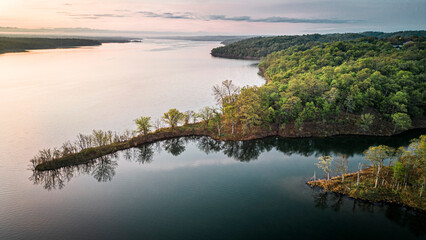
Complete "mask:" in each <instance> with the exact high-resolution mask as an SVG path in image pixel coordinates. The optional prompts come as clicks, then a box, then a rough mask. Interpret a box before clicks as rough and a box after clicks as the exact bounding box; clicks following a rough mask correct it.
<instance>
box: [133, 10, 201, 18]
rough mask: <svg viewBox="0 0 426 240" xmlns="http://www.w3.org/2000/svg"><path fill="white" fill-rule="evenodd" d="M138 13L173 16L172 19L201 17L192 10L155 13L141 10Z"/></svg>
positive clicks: (156, 16)
mask: <svg viewBox="0 0 426 240" xmlns="http://www.w3.org/2000/svg"><path fill="white" fill-rule="evenodd" d="M138 13H140V14H142V15H143V16H145V17H150V18H172V19H199V18H198V17H197V16H196V15H194V14H193V13H190V12H184V13H181V12H175V13H172V12H165V13H155V12H149V11H139V12H138Z"/></svg>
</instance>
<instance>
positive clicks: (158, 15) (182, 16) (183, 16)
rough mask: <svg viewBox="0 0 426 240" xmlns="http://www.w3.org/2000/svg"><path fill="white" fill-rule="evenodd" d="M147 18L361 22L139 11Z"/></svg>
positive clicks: (276, 21)
mask: <svg viewBox="0 0 426 240" xmlns="http://www.w3.org/2000/svg"><path fill="white" fill-rule="evenodd" d="M138 13H140V14H143V15H144V16H145V17H150V18H173V19H197V20H203V21H233V22H263V23H321V24H324V23H326V24H342V23H354V22H359V21H355V20H344V19H311V18H287V17H267V18H252V17H250V16H235V17H228V16H226V15H207V16H197V15H195V14H193V13H190V12H185V13H181V12H175V13H172V12H165V13H155V12H149V11H139V12H138Z"/></svg>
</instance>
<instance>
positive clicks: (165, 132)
mask: <svg viewBox="0 0 426 240" xmlns="http://www.w3.org/2000/svg"><path fill="white" fill-rule="evenodd" d="M306 125H308V126H307V127H306V128H307V129H308V131H306V130H304V131H298V130H295V129H294V126H293V128H292V126H291V125H290V124H288V125H287V126H286V127H285V128H284V129H281V128H280V127H279V126H269V128H266V127H258V128H255V129H251V130H250V131H249V132H248V133H241V131H236V133H235V134H233V135H229V134H227V135H221V136H218V135H217V133H216V132H215V131H213V130H210V129H208V128H207V127H206V125H205V124H204V123H203V122H199V123H193V124H188V125H184V126H179V127H175V128H161V129H159V130H156V131H154V132H151V133H148V134H146V135H138V136H135V137H133V138H131V139H129V140H128V141H122V142H116V143H111V144H108V145H103V146H98V147H91V148H86V149H83V150H81V151H79V152H76V153H71V154H68V155H66V156H62V157H60V158H56V159H53V160H48V161H44V162H41V163H37V164H36V165H35V170H36V171H48V170H55V169H59V168H62V167H67V166H73V165H79V164H84V163H88V162H90V161H92V160H94V159H96V158H99V157H102V156H105V155H108V154H111V153H115V152H118V151H121V150H126V149H130V148H133V147H137V146H140V145H143V144H148V143H154V142H158V141H163V140H168V139H174V138H180V137H191V136H199V137H210V138H212V139H215V140H220V141H248V140H258V139H263V138H267V137H281V138H312V137H318V138H322V137H333V136H342V135H351V136H377V137H386V136H393V135H397V134H400V133H402V132H404V131H399V132H396V133H392V132H391V131H376V132H370V133H363V132H360V131H354V132H351V131H348V130H351V129H347V128H345V126H342V127H341V129H336V128H335V129H334V130H333V131H327V130H328V129H327V128H325V127H324V126H318V125H317V124H313V123H306ZM309 125H311V126H309ZM312 128H314V129H321V130H322V132H320V131H312V130H311V131H309V129H312ZM425 128H426V124H425V123H424V122H423V121H422V124H420V125H417V126H416V125H414V127H413V128H411V129H410V130H412V129H425ZM379 130H380V129H379Z"/></svg>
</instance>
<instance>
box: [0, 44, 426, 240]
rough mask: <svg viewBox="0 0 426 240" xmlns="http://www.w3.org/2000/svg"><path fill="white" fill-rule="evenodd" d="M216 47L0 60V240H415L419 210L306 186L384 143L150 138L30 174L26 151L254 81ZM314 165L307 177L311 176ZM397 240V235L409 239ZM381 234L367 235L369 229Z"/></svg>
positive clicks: (250, 70)
mask: <svg viewBox="0 0 426 240" xmlns="http://www.w3.org/2000/svg"><path fill="white" fill-rule="evenodd" d="M217 45H218V44H217V43H209V42H189V41H163V40H147V41H145V42H144V43H132V44H105V45H103V46H101V47H96V48H81V49H67V50H43V51H34V52H30V53H20V54H6V55H0V69H1V70H2V76H1V78H0V239H123V238H138V239H140V238H145V239H265V238H270V239H282V238H286V239H287V238H288V239H301V238H304V239H314V238H315V239H321V238H322V239H325V238H330V237H338V236H345V238H347V237H348V236H349V237H354V238H355V237H358V238H359V237H361V236H365V235H368V236H370V237H375V236H379V235H378V234H380V237H382V238H383V237H388V238H392V237H395V238H400V239H402V238H403V239H410V238H412V239H415V238H419V239H421V238H424V237H425V218H424V216H419V214H417V213H415V212H413V211H410V210H406V209H402V208H399V207H396V206H389V205H385V206H380V205H372V204H367V203H364V202H359V201H354V200H351V199H348V198H344V197H343V198H342V197H339V196H336V195H333V194H325V193H322V192H320V191H315V190H312V189H310V188H309V187H307V186H306V185H305V184H304V182H305V181H306V179H308V178H310V177H311V176H312V175H313V171H314V169H315V168H314V165H313V163H314V162H315V161H316V158H317V157H318V156H319V155H321V154H331V155H334V156H337V155H339V154H346V155H348V156H349V159H350V170H352V171H354V170H355V169H356V167H357V165H358V162H360V161H363V160H362V157H361V153H362V151H364V150H365V149H367V148H368V147H369V146H371V145H377V144H387V145H392V146H399V145H403V144H408V142H409V139H411V138H414V137H418V136H419V135H420V134H421V133H424V131H423V132H422V131H413V132H409V133H407V134H404V135H399V136H396V137H392V138H362V137H337V138H326V139H293V140H283V139H277V138H269V139H265V140H259V141H249V142H218V141H213V140H211V139H209V138H180V139H174V140H168V141H162V142H159V143H156V144H150V145H146V146H142V147H139V148H135V149H130V150H127V151H122V152H119V153H117V154H115V155H112V156H106V157H104V158H101V159H97V160H96V161H94V162H93V163H91V164H87V165H81V166H76V167H70V168H64V169H61V170H57V171H50V172H43V173H37V172H32V171H31V170H29V169H28V168H29V162H28V161H29V159H30V158H31V157H32V156H33V155H34V154H36V153H37V151H38V150H39V149H40V148H46V147H54V146H58V145H60V143H61V142H63V141H66V140H70V139H73V136H75V135H76V134H77V133H80V132H81V133H89V132H90V131H91V130H92V129H94V128H96V129H104V130H107V129H111V130H116V131H122V130H124V129H127V128H130V129H131V128H133V122H132V120H133V119H135V118H136V117H138V116H140V115H148V116H153V117H154V119H155V118H158V117H159V116H161V114H162V113H163V112H165V111H167V110H168V109H169V108H174V107H176V108H178V109H179V110H187V109H192V110H198V109H199V108H200V107H202V106H205V105H212V104H213V103H214V102H213V97H212V96H211V87H212V85H214V84H218V83H220V82H221V81H223V80H225V79H232V80H233V81H234V82H235V83H236V84H238V85H261V84H263V82H264V80H263V79H262V78H260V77H259V76H258V75H257V68H256V67H255V66H253V64H254V63H255V62H252V61H239V60H226V59H217V58H211V57H210V55H209V52H210V49H211V48H213V47H215V46H217ZM317 174H318V175H319V174H320V173H319V172H318V173H317ZM407 236H408V238H407ZM376 239H379V238H376Z"/></svg>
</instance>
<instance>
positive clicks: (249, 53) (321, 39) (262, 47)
mask: <svg viewBox="0 0 426 240" xmlns="http://www.w3.org/2000/svg"><path fill="white" fill-rule="evenodd" d="M396 36H398V37H410V36H419V37H426V31H401V32H393V33H383V32H363V33H334V34H307V35H294V36H274V37H256V38H250V39H244V40H241V41H237V42H232V43H230V44H226V46H221V47H217V48H214V49H213V50H212V51H211V54H212V56H215V57H225V58H237V59H239V58H241V59H260V58H261V57H266V56H267V55H268V54H270V53H272V52H277V51H281V50H285V49H287V48H290V47H293V46H296V45H300V44H309V45H314V44H319V43H327V42H335V41H348V40H355V39H359V38H363V37H376V38H391V37H396Z"/></svg>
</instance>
